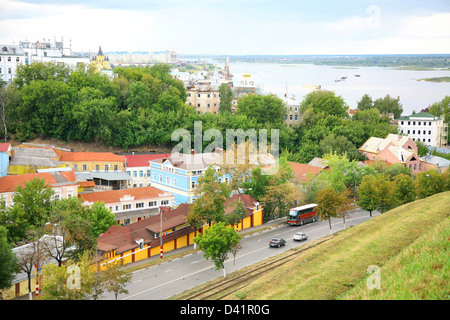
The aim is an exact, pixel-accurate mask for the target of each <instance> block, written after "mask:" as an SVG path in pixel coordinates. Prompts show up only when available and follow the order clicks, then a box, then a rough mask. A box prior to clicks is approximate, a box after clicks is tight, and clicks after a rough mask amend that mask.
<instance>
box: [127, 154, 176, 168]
mask: <svg viewBox="0 0 450 320" xmlns="http://www.w3.org/2000/svg"><path fill="white" fill-rule="evenodd" d="M166 157H170V153H160V154H134V155H126V156H125V158H126V159H127V167H146V166H149V163H148V162H149V161H150V160H155V159H161V158H166Z"/></svg>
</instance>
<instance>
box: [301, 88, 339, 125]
mask: <svg viewBox="0 0 450 320" xmlns="http://www.w3.org/2000/svg"><path fill="white" fill-rule="evenodd" d="M300 109H301V113H302V117H301V118H302V119H303V118H304V116H305V113H306V112H307V110H308V109H311V110H312V111H313V112H314V113H315V114H319V113H322V112H323V113H324V114H327V115H334V116H338V117H340V118H343V117H345V116H346V115H347V109H348V106H347V104H346V103H345V101H344V99H342V97H341V96H336V95H335V93H334V92H333V91H328V90H315V91H313V92H311V93H309V94H307V95H306V96H305V97H304V98H303V100H302V102H301V106H300Z"/></svg>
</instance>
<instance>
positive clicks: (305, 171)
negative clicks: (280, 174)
mask: <svg viewBox="0 0 450 320" xmlns="http://www.w3.org/2000/svg"><path fill="white" fill-rule="evenodd" d="M289 164H290V165H291V168H292V172H293V174H294V179H295V180H301V181H305V182H306V181H308V179H309V178H310V177H315V176H317V175H318V174H319V173H320V172H321V171H322V170H323V169H322V168H321V167H316V166H310V165H307V164H304V163H297V162H289Z"/></svg>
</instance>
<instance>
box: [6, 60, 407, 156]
mask: <svg viewBox="0 0 450 320" xmlns="http://www.w3.org/2000/svg"><path fill="white" fill-rule="evenodd" d="M114 74H115V76H114V77H113V78H112V79H109V78H108V77H106V76H104V75H102V74H99V73H96V72H95V71H94V70H92V69H89V68H85V67H79V68H76V69H73V70H72V69H70V68H69V67H66V66H63V65H57V64H53V63H49V64H44V63H32V64H30V65H22V66H20V67H19V68H18V72H17V77H16V79H15V81H14V82H13V83H12V84H11V85H9V86H3V87H2V88H1V96H0V102H1V103H0V106H1V111H2V122H3V124H4V125H3V126H1V129H0V130H2V129H3V134H2V135H1V136H2V137H5V140H6V139H11V138H14V139H15V140H18V141H27V140H30V139H33V138H36V137H41V138H55V139H59V140H62V141H80V142H95V144H96V145H99V144H104V145H106V146H113V147H120V148H123V150H124V151H127V150H130V149H133V148H134V147H138V146H145V145H148V146H167V147H171V146H173V145H175V144H177V143H178V141H171V135H172V132H173V131H174V130H175V129H187V130H188V131H189V132H190V133H191V134H192V135H193V133H194V122H195V121H201V123H202V130H203V132H205V131H206V130H208V129H211V128H214V129H218V130H220V131H221V132H222V136H223V137H226V130H227V129H242V130H244V131H246V130H247V129H255V130H256V131H258V130H259V129H268V133H269V134H270V129H278V130H279V137H280V138H279V148H280V150H281V151H282V154H283V155H284V156H285V157H286V158H287V159H288V160H290V161H297V162H303V163H306V162H308V161H310V160H311V159H313V158H314V157H321V156H323V155H324V154H326V153H329V152H331V151H336V152H338V153H343V152H347V155H348V157H349V158H350V159H361V156H360V154H359V152H358V151H357V148H359V147H360V146H361V145H362V144H363V143H364V142H365V141H366V140H367V139H368V138H369V137H370V136H377V137H383V138H384V137H385V136H386V135H387V134H388V133H396V132H397V129H396V128H395V127H393V126H390V124H389V119H388V117H387V116H385V115H384V114H386V113H388V112H395V113H398V112H400V113H401V104H400V103H399V99H398V98H397V99H394V98H391V97H389V96H386V97H385V98H384V99H378V100H380V101H379V103H373V104H372V105H370V106H369V107H367V108H365V109H364V110H362V111H361V112H358V113H356V114H355V116H354V117H353V118H352V117H350V116H349V115H348V113H347V109H348V105H347V104H346V102H345V101H344V100H343V99H342V98H341V97H340V96H336V95H335V93H334V92H332V91H326V90H318V91H314V92H312V93H310V94H308V95H307V96H305V97H304V98H303V101H302V102H301V119H302V124H303V125H301V126H297V127H294V128H289V127H287V126H285V125H284V116H285V108H284V105H283V102H282V100H281V99H279V98H278V97H276V96H274V95H267V96H257V95H250V96H245V97H243V98H241V99H240V100H239V102H238V111H237V112H236V113H235V114H232V113H230V112H228V111H223V110H226V109H227V108H222V109H221V110H222V111H221V112H219V114H203V115H200V114H197V112H196V111H195V109H194V107H191V106H189V105H187V104H186V103H185V101H186V95H187V93H186V91H185V89H184V87H183V83H182V82H181V81H179V80H176V79H174V78H173V77H172V76H171V75H170V66H169V65H165V64H157V65H154V66H151V67H149V66H146V67H134V68H131V67H127V68H123V67H119V68H115V69H114ZM362 100H363V99H362ZM378 100H377V101H378ZM377 101H376V102H377ZM378 109H380V110H378ZM380 113H381V115H380ZM224 140H225V139H224ZM191 141H194V139H193V138H192V139H191ZM268 141H270V136H269V137H268ZM209 143H210V142H208V141H203V147H205V146H206V145H207V144H209ZM224 147H225V148H226V146H224Z"/></svg>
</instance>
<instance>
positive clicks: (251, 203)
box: [224, 193, 258, 216]
mask: <svg viewBox="0 0 450 320" xmlns="http://www.w3.org/2000/svg"><path fill="white" fill-rule="evenodd" d="M235 201H238V202H242V204H243V205H244V208H245V211H246V212H247V216H250V215H251V214H252V213H253V209H254V208H256V205H255V203H257V202H258V201H256V200H255V199H254V198H253V197H252V196H251V195H249V194H238V193H235V194H233V195H232V196H231V198H229V199H227V201H225V205H224V206H225V215H227V214H230V213H231V212H232V211H233V210H234V209H235V208H236V206H235V205H234V202H235Z"/></svg>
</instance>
